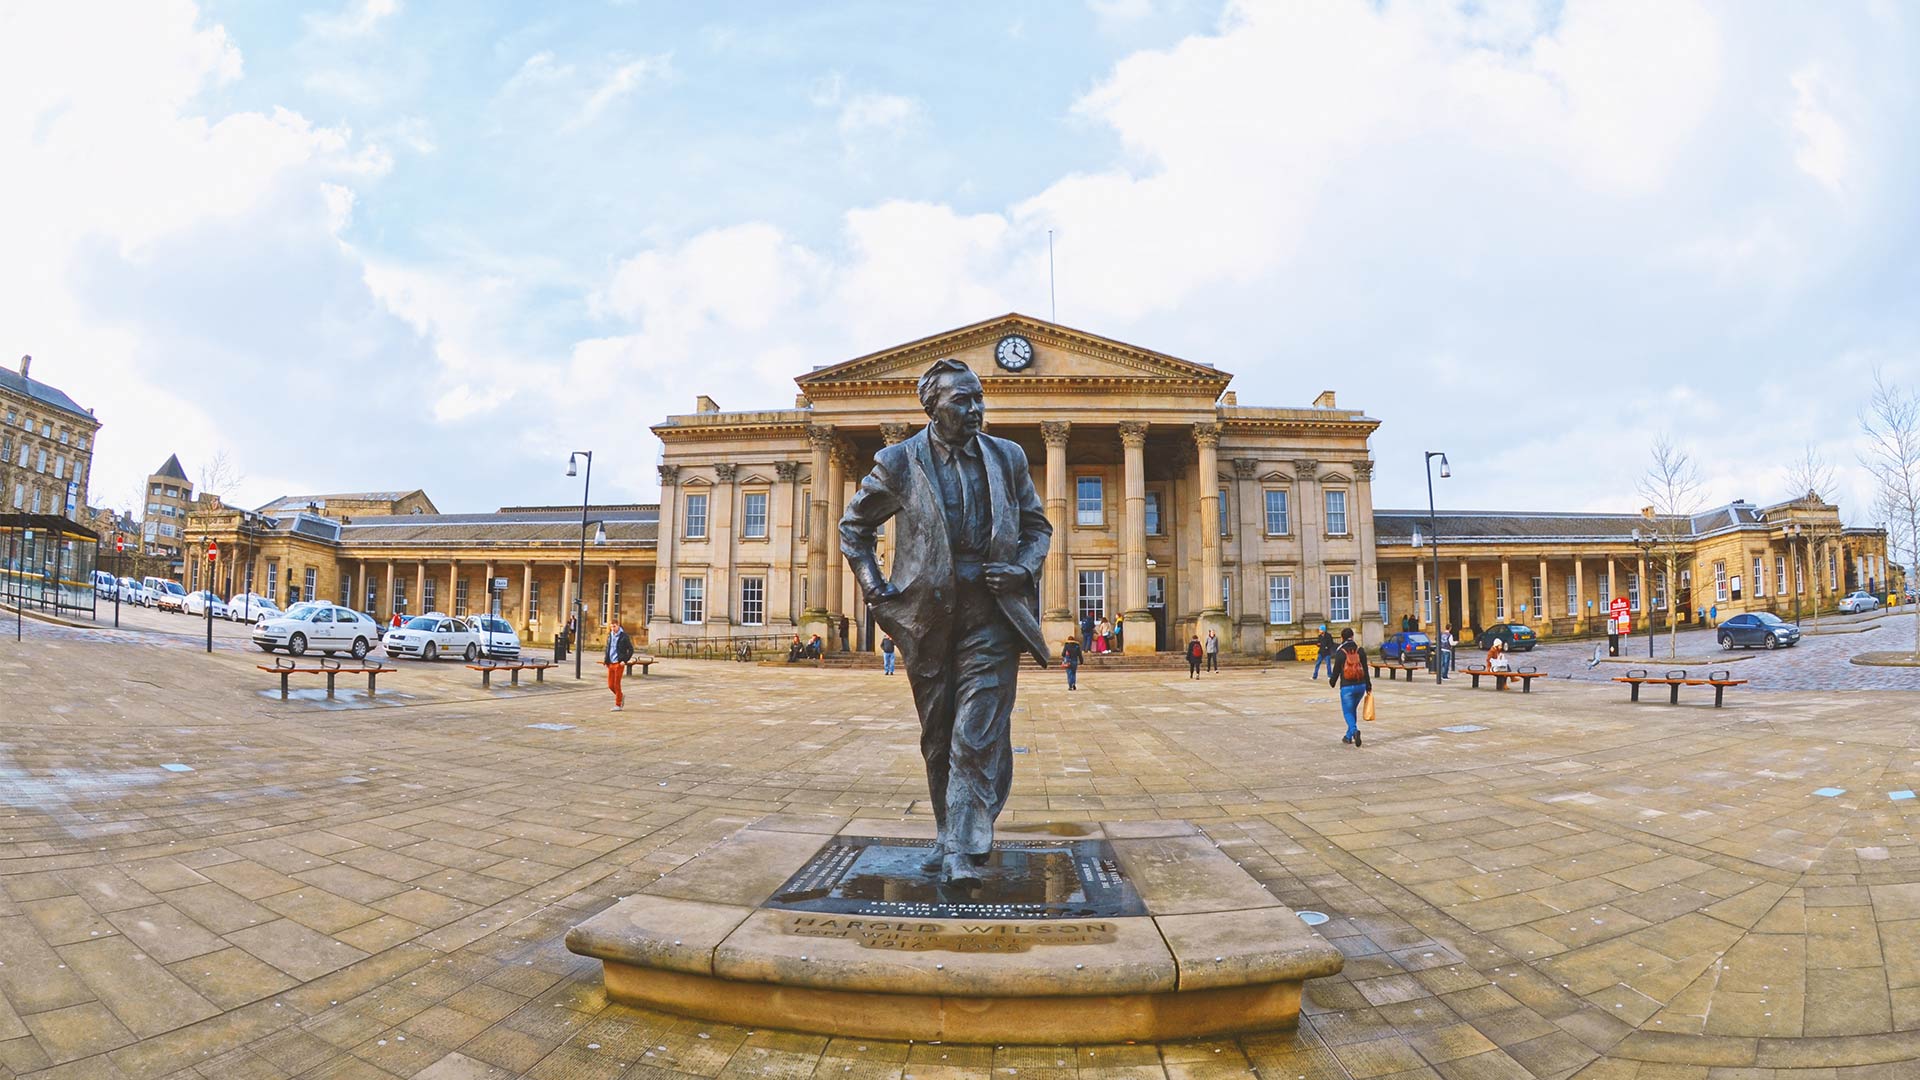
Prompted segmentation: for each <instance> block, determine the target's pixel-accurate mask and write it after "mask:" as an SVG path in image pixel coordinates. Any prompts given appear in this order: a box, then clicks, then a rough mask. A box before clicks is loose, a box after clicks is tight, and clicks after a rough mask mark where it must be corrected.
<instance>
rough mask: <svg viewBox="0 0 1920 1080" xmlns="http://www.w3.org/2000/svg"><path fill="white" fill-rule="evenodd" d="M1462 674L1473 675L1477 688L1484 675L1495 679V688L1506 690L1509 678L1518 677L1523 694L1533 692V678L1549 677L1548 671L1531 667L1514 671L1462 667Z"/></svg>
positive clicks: (1474, 685) (1474, 684)
mask: <svg viewBox="0 0 1920 1080" xmlns="http://www.w3.org/2000/svg"><path fill="white" fill-rule="evenodd" d="M1460 674H1462V675H1470V676H1472V677H1473V687H1472V688H1473V689H1475V690H1478V689H1480V677H1481V676H1482V675H1484V676H1486V677H1487V678H1489V679H1492V680H1493V688H1494V689H1495V690H1505V689H1506V688H1507V680H1508V679H1518V680H1520V692H1521V693H1523V694H1531V693H1533V680H1535V679H1544V678H1546V677H1547V675H1546V672H1544V671H1536V670H1534V669H1533V668H1530V667H1524V668H1515V669H1514V670H1512V671H1495V670H1493V669H1492V668H1462V669H1461V670H1460Z"/></svg>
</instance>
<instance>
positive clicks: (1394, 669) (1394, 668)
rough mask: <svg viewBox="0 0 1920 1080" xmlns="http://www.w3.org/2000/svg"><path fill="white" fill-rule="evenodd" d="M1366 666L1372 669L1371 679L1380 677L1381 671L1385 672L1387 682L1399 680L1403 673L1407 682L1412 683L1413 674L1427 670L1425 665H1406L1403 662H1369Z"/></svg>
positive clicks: (1405, 662) (1406, 663)
mask: <svg viewBox="0 0 1920 1080" xmlns="http://www.w3.org/2000/svg"><path fill="white" fill-rule="evenodd" d="M1367 666H1369V667H1371V668H1373V677H1374V678H1376V679H1377V678H1379V677H1380V673H1381V672H1382V671H1384V672H1386V673H1387V681H1388V682H1393V681H1395V680H1397V679H1399V678H1400V673H1401V672H1403V671H1404V672H1406V673H1407V681H1408V682H1412V681H1413V673H1414V672H1416V671H1425V670H1427V665H1425V664H1414V663H1408V662H1407V661H1405V660H1370V661H1368V662H1367Z"/></svg>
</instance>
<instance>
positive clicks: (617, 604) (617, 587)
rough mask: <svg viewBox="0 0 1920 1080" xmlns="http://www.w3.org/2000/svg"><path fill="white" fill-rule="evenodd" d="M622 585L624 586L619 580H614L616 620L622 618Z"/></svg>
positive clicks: (614, 612)
mask: <svg viewBox="0 0 1920 1080" xmlns="http://www.w3.org/2000/svg"><path fill="white" fill-rule="evenodd" d="M621 584H622V583H621V582H620V581H619V580H618V579H615V580H614V583H613V617H614V618H616V619H618V618H619V617H620V586H621Z"/></svg>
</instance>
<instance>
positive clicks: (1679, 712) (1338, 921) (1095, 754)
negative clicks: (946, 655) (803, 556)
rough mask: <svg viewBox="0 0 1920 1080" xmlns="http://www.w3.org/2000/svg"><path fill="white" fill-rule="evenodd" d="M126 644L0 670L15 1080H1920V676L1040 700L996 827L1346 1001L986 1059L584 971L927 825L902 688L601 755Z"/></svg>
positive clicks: (500, 705) (644, 700)
mask: <svg viewBox="0 0 1920 1080" xmlns="http://www.w3.org/2000/svg"><path fill="white" fill-rule="evenodd" d="M9 621H10V620H9ZM126 621H127V623H128V629H126V630H125V631H120V632H116V631H112V630H110V629H86V630H79V629H67V628H61V627H54V626H49V625H47V624H43V623H34V622H29V623H28V624H27V625H26V628H25V638H26V640H25V641H24V642H22V643H19V644H15V643H14V642H13V641H12V640H10V638H11V635H10V634H9V640H7V641H5V642H4V643H0V687H4V689H3V690H0V995H3V996H0V1077H14V1076H21V1077H26V1076H32V1077H61V1078H87V1080H93V1078H105V1080H115V1078H120V1077H132V1078H147V1077H167V1076H179V1077H194V1076H200V1077H207V1078H221V1080H226V1078H255V1077H259V1078H266V1077H281V1076H323V1077H341V1078H346V1077H388V1076H397V1077H419V1078H422V1080H450V1078H459V1080H468V1078H482V1077H485V1078H492V1077H509V1076H518V1075H527V1076H534V1077H569V1078H572V1077H656V1076H676V1075H696V1076H722V1075H724V1076H739V1077H749V1076H753V1077H803V1076H813V1075H818V1076H822V1077H847V1078H865V1077H876V1076H883V1077H903V1076H911V1077H915V1078H944V1077H962V1076H979V1077H986V1076H989V1075H991V1076H996V1077H1014V1076H1018V1077H1023V1078H1035V1077H1038V1078H1056V1077H1066V1076H1082V1075H1084V1076H1125V1077H1160V1076H1167V1077H1175V1078H1188V1077H1192V1078H1200V1077H1224V1076H1248V1075H1256V1074H1257V1075H1258V1076H1261V1077H1266V1078H1299V1080H1323V1078H1341V1080H1345V1078H1355V1080H1361V1078H1375V1077H1395V1078H1405V1080H1414V1078H1434V1077H1441V1078H1445V1080H1467V1078H1522V1077H1555V1078H1565V1077H1578V1078H1580V1080H1655V1078H1658V1080H1666V1078H1701V1080H1761V1078H1775V1080H1787V1078H1794V1080H1856V1078H1874V1080H1893V1078H1902V1080H1907V1078H1912V1077H1914V1076H1916V1075H1920V1072H1917V1071H1916V1070H1920V1065H1916V1064H1915V1062H1916V1061H1920V846H1917V845H1916V844H1915V841H1914V827H1915V824H1916V818H1920V799H1914V798H1911V797H1908V796H1907V793H1908V792H1910V791H1911V790H1912V789H1913V788H1914V787H1915V786H1916V780H1920V745H1917V743H1916V719H1917V718H1920V709H1916V707H1915V701H1916V700H1920V698H1916V697H1915V696H1914V695H1913V694H1912V693H1911V692H1910V691H1908V692H1902V691H1900V690H1898V689H1894V688H1897V687H1900V686H1906V685H1910V684H1909V683H1907V682H1905V681H1894V680H1909V679H1911V680H1915V684H1920V676H1914V675H1910V674H1908V673H1905V672H1876V673H1875V674H1876V676H1878V677H1883V678H1884V679H1886V680H1887V681H1885V682H1881V683H1877V684H1875V685H1880V686H1883V687H1888V689H1878V690H1844V691H1832V690H1824V689H1808V690H1800V691H1774V690H1761V691H1758V692H1745V691H1744V690H1743V691H1736V692H1734V693H1733V694H1732V695H1731V696H1730V698H1729V704H1728V706H1727V708H1725V709H1722V710H1714V709H1713V708H1711V707H1710V706H1706V705H1702V704H1696V705H1692V706H1683V707H1681V708H1670V707H1667V706H1666V705H1664V704H1647V703H1642V704H1640V705H1637V706H1635V705H1629V704H1628V703H1627V701H1626V694H1625V692H1624V689H1623V688H1621V687H1617V686H1613V685H1611V684H1596V683H1593V682H1590V681H1585V678H1583V679H1580V680H1562V679H1555V680H1553V681H1551V682H1548V683H1546V684H1545V685H1541V686H1536V688H1535V690H1534V692H1533V693H1531V694H1521V693H1518V692H1517V691H1508V692H1505V693H1498V692H1494V691H1492V690H1490V689H1482V690H1480V691H1477V692H1476V691H1473V690H1470V689H1468V688H1467V687H1466V685H1465V684H1464V682H1461V683H1457V684H1450V685H1448V686H1446V687H1435V686H1433V685H1432V684H1430V683H1420V682H1416V683H1414V684H1412V685H1409V684H1407V683H1405V682H1400V683H1392V684H1387V683H1382V684H1380V720H1379V722H1378V723H1376V724H1373V725H1370V726H1369V727H1368V730H1367V736H1368V737H1367V742H1366V746H1365V748H1364V749H1359V750H1356V749H1353V748H1350V747H1347V746H1344V745H1342V744H1341V743H1340V741H1339V736H1340V732H1341V730H1342V725H1341V722H1340V720H1339V718H1338V715H1337V708H1336V706H1335V704H1334V701H1333V695H1332V694H1331V693H1330V692H1329V691H1328V690H1327V689H1326V685H1325V683H1323V682H1314V681H1312V680H1310V679H1309V678H1308V677H1307V674H1306V671H1305V670H1304V668H1301V667H1297V666H1285V667H1273V668H1267V669H1259V668H1253V669H1236V670H1230V671H1228V672H1227V673H1224V674H1220V675H1215V676H1209V677H1207V678H1205V679H1203V680H1201V681H1198V682H1194V681H1189V680H1188V679H1187V678H1186V677H1185V673H1184V671H1169V672H1165V673H1160V672H1129V673H1099V672H1094V673H1089V674H1088V675H1087V676H1086V677H1084V678H1083V679H1082V684H1081V685H1082V690H1081V691H1080V692H1078V693H1074V694H1068V693H1067V692H1066V689H1065V685H1064V681H1063V680H1062V679H1061V678H1060V676H1059V673H1058V672H1049V673H1039V672H1035V671H1033V670H1032V669H1031V668H1029V669H1027V671H1026V672H1025V673H1024V677H1025V679H1026V681H1025V683H1024V684H1023V687H1022V695H1021V700H1020V707H1019V709H1018V711H1017V712H1016V714H1015V728H1014V738H1015V744H1016V746H1017V747H1018V756H1017V757H1016V763H1017V764H1016V779H1015V794H1014V797H1013V800H1012V803H1011V805H1010V810H1009V816H1010V817H1011V818H1012V819H1015V820H1021V821H1082V820H1136V819H1143V818H1154V817H1165V818H1185V819H1190V820H1192V821H1195V822H1197V823H1198V824H1200V825H1201V826H1202V827H1203V828H1204V829H1205V830H1206V831H1207V833H1208V834H1209V835H1210V836H1211V837H1212V838H1213V839H1214V840H1215V841H1216V842H1218V844H1219V845H1220V846H1221V847H1222V848H1223V849H1224V850H1226V851H1227V852H1229V853H1230V854H1231V855H1233V857H1234V858H1235V859H1236V860H1237V861H1239V862H1240V863H1241V864H1242V865H1243V866H1244V867H1245V868H1246V869H1247V870H1248V871H1249V872H1250V873H1251V874H1253V876H1254V877H1256V878H1257V879H1258V880H1259V881H1261V882H1262V883H1263V884H1265V885H1266V886H1267V887H1268V888H1269V889H1270V890H1271V891H1272V892H1273V894H1274V895H1275V896H1277V897H1278V898H1279V899H1280V900H1282V901H1283V902H1284V903H1286V904H1288V905H1290V906H1292V907H1295V908H1298V909H1305V910H1315V911H1321V912H1325V913H1327V914H1328V915H1330V916H1331V920H1330V921H1329V922H1328V923H1327V924H1326V925H1324V926H1322V927H1321V928H1320V929H1321V932H1322V933H1324V934H1325V935H1326V936H1327V937H1328V939H1329V940H1330V941H1332V942H1333V943H1334V944H1336V945H1337V946H1338V947H1339V948H1340V949H1341V950H1342V952H1344V953H1345V955H1346V969H1345V971H1344V972H1343V973H1342V974H1340V975H1339V976H1336V977H1333V978H1329V979H1324V980H1320V981H1318V982H1316V983H1314V984H1312V985H1311V986H1310V988H1309V993H1308V1000H1307V1003H1306V1010H1305V1014H1304V1016H1303V1021H1302V1024H1301V1026H1300V1028H1299V1030H1298V1031H1297V1032H1288V1033H1282V1034H1273V1035H1266V1036H1259V1037H1248V1038H1241V1039H1234V1040H1221V1041H1209V1042H1197V1043H1181V1044H1168V1045H1162V1046H1144V1045H1125V1046H1060V1047H1022V1048H1012V1047H1008V1048H994V1047H962V1046H943V1045H937V1044H933V1045H927V1044H922V1045H904V1044H889V1043H884V1042H878V1041H871V1040H864V1041H863V1040H828V1039H823V1038H815V1037H809V1036H805V1035H796V1034H791V1033H782V1032H775V1031H763V1030H748V1029H742V1028H732V1027H727V1026H725V1025H718V1024H709V1023H701V1022H696V1021H688V1020H678V1019H675V1018H673V1017H669V1016H664V1015H659V1014H654V1013H649V1012H645V1011H641V1010H636V1009H631V1008H627V1007H623V1006H618V1005H612V1004H609V1003H608V1002H607V1000H606V997H605V994H604V992H603V991H602V989H601V985H600V977H599V972H598V965H597V964H596V963H595V962H592V961H588V960H584V959H582V958H580V957H576V956H573V955H571V954H569V953H568V952H566V951H565V949H564V948H563V946H562V943H561V939H562V937H563V935H564V934H565V932H566V930H567V929H568V928H569V927H571V926H572V925H574V924H575V923H577V922H579V921H581V920H582V919H583V918H585V917H586V916H588V915H590V914H592V913H594V912H597V911H600V910H602V909H604V908H606V907H608V906H609V905H611V904H613V903H614V902H615V901H616V899H618V898H619V897H622V896H625V895H627V894H629V893H630V892H632V891H634V890H636V889H638V888H640V887H642V886H644V885H646V884H647V883H649V882H651V881H652V880H654V879H655V878H656V877H658V876H659V875H661V874H663V873H665V872H667V871H669V870H671V869H673V868H674V867H676V866H678V865H681V864H682V863H684V862H686V861H687V860H689V859H691V858H693V857H694V856H695V855H697V854H698V853H700V852H701V851H702V850H704V849H705V848H707V847H708V846H709V845H711V844H713V843H715V842H716V841H718V840H720V839H721V838H722V837H725V836H727V835H728V834H729V833H731V832H732V831H734V830H736V829H738V828H740V827H742V826H743V825H745V824H747V823H749V822H752V821H754V820H756V819H758V818H759V817H761V816H763V815H767V814H773V813H808V814H829V815H839V816H846V817H878V818H891V819H897V818H899V817H901V816H905V815H919V814H924V813H925V812H926V807H925V802H924V791H923V783H924V780H923V774H922V764H921V760H920V757H919V754H918V749H917V735H918V733H917V728H916V725H915V722H914V720H913V709H912V705H911V702H910V700H909V698H908V689H907V685H906V681H905V679H904V677H895V678H892V679H889V678H886V677H883V676H881V675H879V674H878V673H870V672H816V671H811V670H800V669H790V668H785V667H760V666H748V665H741V664H731V663H717V662H716V663H701V662H668V663H666V664H663V665H661V666H659V667H656V668H655V673H654V675H652V676H651V677H647V678H635V679H633V680H630V681H629V683H628V686H629V693H628V698H629V700H628V708H627V711H626V712H624V713H617V714H616V713H609V712H608V708H607V706H608V700H607V695H606V693H605V691H604V689H598V688H595V687H594V684H593V682H592V680H593V678H594V676H595V675H596V673H597V670H596V669H591V668H590V669H589V672H588V676H589V682H588V683H586V684H584V686H582V685H580V684H575V683H574V682H573V680H572V678H571V672H570V671H569V672H568V673H567V677H566V678H563V679H561V680H559V682H558V683H557V684H552V685H549V686H547V687H544V688H523V689H520V690H506V689H498V688H497V689H495V690H494V691H492V692H483V691H482V690H481V689H480V686H479V679H478V676H477V675H475V674H474V673H473V672H470V671H467V670H466V669H465V668H463V667H461V666H460V665H459V664H457V663H446V664H440V665H436V666H428V665H420V664H403V665H401V670H400V671H399V672H398V673H397V674H394V675H392V676H389V677H387V678H385V679H383V680H382V683H381V692H380V694H379V697H378V698H377V699H375V700H374V701H372V702H369V701H368V700H367V699H366V697H365V694H364V689H363V688H361V687H355V689H354V690H353V691H352V692H350V693H346V694H344V695H343V697H342V699H341V700H339V701H338V702H334V703H328V702H325V701H324V700H322V699H320V697H319V695H318V693H317V691H313V690H311V689H310V690H309V691H308V692H306V693H303V694H299V695H297V696H296V699H295V700H292V701H287V702H282V701H280V700H279V697H278V690H277V686H276V685H274V684H275V682H276V680H273V679H271V678H270V677H269V676H267V675H265V674H263V673H261V672H258V671H256V670H255V669H254V666H253V665H254V664H255V663H257V662H260V660H261V658H262V654H260V653H258V652H255V651H252V650H250V649H249V648H248V647H247V646H246V645H245V642H244V631H243V630H242V628H239V627H231V626H222V625H220V624H216V629H217V630H218V635H217V636H218V639H219V640H218V646H219V647H218V648H217V649H216V651H215V653H214V654H213V655H211V656H209V655H206V654H205V653H203V652H200V651H198V650H197V645H198V640H197V639H196V637H195V636H194V635H195V634H197V633H199V632H200V630H199V627H198V626H197V625H195V624H190V623H188V622H187V621H186V620H184V619H181V618H178V617H174V616H162V615H157V614H154V613H148V612H140V613H137V614H135V615H132V616H130V617H129V618H128V619H127V620H126ZM1902 621H1903V620H1898V619H1888V620H1886V625H1885V626H1883V628H1882V629H1880V630H1875V631H1872V632H1870V633H1869V634H1866V635H1858V636H1859V637H1866V638H1879V639H1881V640H1876V641H1874V643H1873V644H1872V646H1871V647H1872V648H1892V647H1898V645H1897V644H1889V643H1891V642H1896V641H1897V639H1896V637H1895V635H1897V634H1900V633H1905V632H1909V631H1902V630H1900V629H1897V628H1896V627H1897V625H1898V624H1901V623H1902ZM7 629H8V630H11V629H12V627H10V626H9V627H8V628H7ZM1883 635H1884V636H1883ZM1847 640H1850V639H1849V638H1814V639H1810V642H1809V645H1807V646H1803V647H1802V648H1801V649H1799V650H1791V651H1790V652H1789V653H1785V654H1778V655H1776V656H1755V657H1754V658H1752V659H1750V660H1746V661H1741V662H1740V663H1739V664H1738V665H1736V666H1738V667H1739V668H1741V669H1742V671H1741V674H1742V675H1748V674H1750V673H1752V672H1758V671H1782V672H1783V671H1785V670H1787V669H1786V667H1785V665H1784V664H1783V665H1782V666H1781V667H1778V668H1767V667H1764V666H1763V665H1769V664H1776V663H1779V662H1780V661H1781V660H1782V659H1783V658H1791V659H1789V660H1788V661H1787V662H1789V663H1794V664H1798V665H1799V666H1801V667H1811V666H1813V664H1812V663H1811V661H1819V662H1820V663H1821V665H1822V666H1824V661H1821V660H1820V657H1819V655H1818V653H1817V652H1816V650H1819V649H1826V648H1828V647H1829V646H1828V643H1829V642H1835V641H1847ZM1906 640H1909V641H1910V640H1911V639H1910V638H1908V639H1906ZM1840 648H1842V649H1844V648H1845V646H1841V647H1840ZM1562 651H1564V652H1565V653H1566V654H1567V655H1566V656H1564V657H1563V656H1562V655H1561V652H1562ZM1590 652H1591V646H1584V647H1582V646H1573V645H1569V646H1554V647H1549V648H1548V649H1546V650H1543V651H1542V653H1541V654H1540V655H1539V659H1540V661H1541V666H1542V667H1545V668H1547V669H1549V670H1553V671H1556V672H1560V671H1563V670H1566V671H1567V672H1568V673H1571V669H1573V668H1580V669H1581V670H1582V671H1583V672H1584V660H1583V659H1579V658H1580V657H1584V656H1586V655H1588V654H1590ZM1576 661H1577V662H1576ZM1769 677H1771V676H1769ZM1755 681H1756V684H1759V683H1760V682H1761V679H1759V678H1756V679H1755ZM351 682H352V680H343V685H344V684H346V683H351ZM310 683H312V684H313V685H317V683H318V681H317V680H310ZM1835 685H1850V684H1847V683H1844V682H1842V683H1836V684H1835ZM1701 700H1703V701H1704V700H1706V699H1705V698H1704V696H1702V698H1701Z"/></svg>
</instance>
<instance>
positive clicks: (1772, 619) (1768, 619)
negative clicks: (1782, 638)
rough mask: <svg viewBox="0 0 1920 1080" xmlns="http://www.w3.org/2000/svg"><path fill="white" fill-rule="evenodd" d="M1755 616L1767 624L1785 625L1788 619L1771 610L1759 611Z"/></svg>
mask: <svg viewBox="0 0 1920 1080" xmlns="http://www.w3.org/2000/svg"><path fill="white" fill-rule="evenodd" d="M1753 617H1754V618H1755V619H1757V620H1758V621H1760V622H1761V623H1764V624H1765V625H1767V626H1785V625H1786V620H1785V619H1782V618H1781V617H1780V616H1778V615H1775V614H1774V613H1773V612H1771V611H1757V612H1755V613H1754V615H1753Z"/></svg>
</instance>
